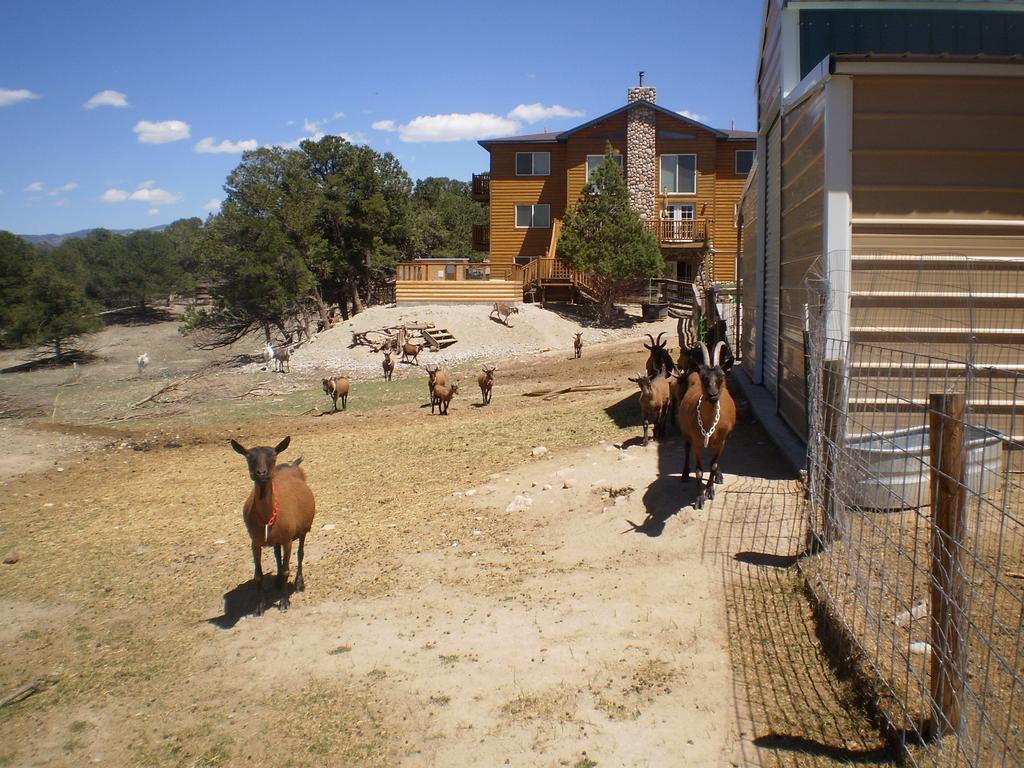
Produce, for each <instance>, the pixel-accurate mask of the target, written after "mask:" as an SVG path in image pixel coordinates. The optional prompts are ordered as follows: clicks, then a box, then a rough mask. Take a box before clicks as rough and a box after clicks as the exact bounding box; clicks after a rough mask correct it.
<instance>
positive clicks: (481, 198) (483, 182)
mask: <svg viewBox="0 0 1024 768" xmlns="http://www.w3.org/2000/svg"><path fill="white" fill-rule="evenodd" d="M472 197H473V199H474V200H476V201H477V202H480V203H486V202H487V201H488V200H490V199H491V174H489V173H474V174H473V190H472Z"/></svg>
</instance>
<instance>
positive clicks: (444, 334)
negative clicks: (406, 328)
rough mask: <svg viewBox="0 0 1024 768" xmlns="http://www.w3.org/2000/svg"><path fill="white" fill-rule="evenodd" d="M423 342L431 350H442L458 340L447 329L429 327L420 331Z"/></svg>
mask: <svg viewBox="0 0 1024 768" xmlns="http://www.w3.org/2000/svg"><path fill="white" fill-rule="evenodd" d="M420 334H422V336H423V339H424V341H426V342H427V345H428V346H429V347H430V348H431V349H444V348H445V347H450V346H451V345H452V344H454V343H455V342H456V341H458V339H456V338H455V336H454V335H453V334H452V333H451V332H450V331H449V330H448V329H447V328H435V327H434V326H430V327H429V328H424V329H423V330H421V331H420Z"/></svg>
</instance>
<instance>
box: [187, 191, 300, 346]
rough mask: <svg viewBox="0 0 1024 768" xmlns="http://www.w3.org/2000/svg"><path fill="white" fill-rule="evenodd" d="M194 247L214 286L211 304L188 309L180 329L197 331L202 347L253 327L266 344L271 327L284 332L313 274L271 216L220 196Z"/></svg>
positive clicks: (227, 342) (236, 337) (231, 340)
mask: <svg viewBox="0 0 1024 768" xmlns="http://www.w3.org/2000/svg"><path fill="white" fill-rule="evenodd" d="M198 250H199V254H200V259H201V265H202V269H203V271H204V272H205V273H207V274H209V275H210V277H211V279H212V281H213V285H214V287H215V288H214V306H213V308H212V309H211V310H209V311H207V310H198V311H190V312H188V313H187V314H186V316H185V320H184V322H183V324H182V331H183V332H185V333H191V332H199V339H200V340H199V346H202V347H207V348H214V347H224V346H228V345H230V344H233V343H234V342H236V341H238V340H239V339H241V338H243V337H244V336H246V335H248V334H249V333H251V332H252V331H254V330H261V331H262V332H263V335H264V338H265V339H266V340H267V342H268V343H269V342H270V340H271V328H277V329H278V330H280V331H281V333H282V334H283V335H287V329H286V327H285V326H286V322H287V319H288V317H289V315H290V314H291V313H292V311H293V309H294V307H295V298H296V297H297V296H303V295H306V294H307V293H308V292H309V290H310V287H311V285H312V282H313V278H312V275H311V274H310V272H309V270H308V269H307V268H306V264H305V262H304V261H303V258H302V254H301V253H300V252H299V251H298V250H297V249H296V248H295V246H294V244H293V243H292V241H291V239H290V238H289V237H288V235H287V233H286V232H285V231H284V230H283V228H282V227H281V225H280V224H279V223H278V222H277V221H276V220H275V219H273V218H269V217H265V216H256V215H253V214H251V213H249V212H248V211H245V210H242V208H241V207H240V206H239V205H238V204H236V203H235V202H234V201H232V200H228V201H225V203H224V205H223V206H222V210H221V213H220V214H218V215H217V216H214V217H211V219H210V221H209V222H208V223H207V225H206V227H205V228H204V230H203V234H202V237H201V239H200V241H199V243H198Z"/></svg>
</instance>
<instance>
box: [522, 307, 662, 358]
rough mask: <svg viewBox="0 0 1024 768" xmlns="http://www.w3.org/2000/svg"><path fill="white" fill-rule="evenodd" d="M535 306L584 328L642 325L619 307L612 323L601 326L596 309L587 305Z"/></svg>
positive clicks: (637, 319) (638, 319) (636, 318)
mask: <svg viewBox="0 0 1024 768" xmlns="http://www.w3.org/2000/svg"><path fill="white" fill-rule="evenodd" d="M537 306H538V307H540V308H541V309H544V310H547V311H548V312H553V313H555V314H556V315H558V316H559V317H563V318H565V319H566V320H571V321H572V322H574V323H579V324H580V325H582V326H583V327H584V328H633V327H634V326H638V325H642V324H643V322H642V321H641V320H640V318H638V317H636V316H634V315H630V314H628V313H627V312H625V311H624V310H622V309H620V308H619V307H616V308H615V314H614V315H612V321H611V322H610V323H608V324H603V323H602V322H601V317H600V315H599V314H598V311H597V307H594V306H591V305H589V304H564V303H562V302H555V301H549V302H547V303H546V304H544V305H543V306H542V305H540V304H538V305H537ZM570 341H571V339H570ZM584 349H585V348H584Z"/></svg>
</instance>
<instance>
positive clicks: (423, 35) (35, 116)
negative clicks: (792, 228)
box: [0, 0, 762, 234]
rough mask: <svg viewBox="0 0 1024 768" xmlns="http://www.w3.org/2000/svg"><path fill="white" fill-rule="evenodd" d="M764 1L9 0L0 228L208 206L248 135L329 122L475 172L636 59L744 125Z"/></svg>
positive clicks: (711, 119)
mask: <svg viewBox="0 0 1024 768" xmlns="http://www.w3.org/2000/svg"><path fill="white" fill-rule="evenodd" d="M761 7H762V1H761V0H728V2H692V1H691V0H685V1H684V2H674V3H668V4H664V5H661V6H659V5H657V4H655V5H651V6H645V7H641V6H639V5H636V4H634V3H625V2H621V0H618V1H617V2H604V0H598V1H595V0H590V1H589V2H575V1H573V2H557V1H552V0H548V2H533V1H532V0H520V1H519V2H515V3H508V2H501V3H492V2H484V1H482V0H476V1H475V2H443V0H435V2H423V0H419V1H418V2H404V1H403V2H379V3H358V4H357V3H349V2H334V3H326V2H306V3H288V4H285V3H271V2H254V1H252V0H249V1H247V2H234V1H233V0H232V1H228V0H217V2H209V1H207V2H184V1H183V2H173V3H158V2H148V1H147V2H139V1H138V0H135V1H134V2H81V1H80V0H79V1H77V2H46V0H5V2H3V3H2V4H0V28H2V29H3V30H4V35H3V38H4V45H3V46H0V137H2V140H0V229H7V230H10V231H14V232H18V233H22V234H43V233H47V232H69V231H74V230H77V229H84V228H87V227H95V226H102V227H109V228H114V229H121V228H139V227H148V226H153V225H155V224H163V223H168V222H171V221H174V220H175V219H178V218H182V217H185V216H200V217H204V218H205V216H207V215H208V214H209V212H210V211H211V210H215V209H216V206H217V204H218V202H219V201H220V200H221V199H222V198H223V196H224V193H223V189H222V187H223V184H224V179H225V177H226V176H227V174H228V172H229V171H230V170H231V169H232V168H234V167H235V166H236V165H237V164H238V162H239V161H240V159H241V154H240V152H241V150H242V149H244V148H247V147H252V146H257V145H267V144H288V143H289V142H296V141H297V140H299V139H301V138H305V137H310V136H315V135H317V134H320V133H330V134H337V135H343V136H346V137H347V138H349V139H350V140H353V141H356V142H358V143H367V144H369V145H370V146H372V147H373V148H374V149H376V150H378V151H381V152H385V151H387V152H392V153H394V154H395V155H396V156H397V157H398V159H399V160H400V161H401V163H402V165H403V166H404V167H405V169H406V171H408V173H409V175H410V176H412V177H413V178H414V179H418V178H424V177H427V176H451V177H454V178H461V179H467V180H468V179H469V176H470V174H472V173H473V172H480V171H484V170H486V169H487V162H488V158H487V153H486V152H485V151H484V150H483V149H482V148H481V147H479V146H478V145H477V144H476V139H479V138H486V137H492V136H498V135H510V134H516V133H537V132H539V131H542V130H559V129H564V128H568V127H571V126H573V125H577V124H579V123H581V122H585V121H586V120H589V119H591V118H593V117H596V116H598V115H601V114H603V113H605V112H608V111H611V110H612V109H615V108H617V107H619V106H621V105H622V104H624V103H625V97H626V89H627V88H628V87H629V86H631V85H635V84H636V78H637V72H638V71H639V70H644V71H645V72H646V73H647V75H646V84H647V85H653V86H655V87H656V88H657V89H658V103H659V104H660V105H662V106H665V107H667V108H669V109H673V110H677V111H682V110H686V111H687V112H688V113H689V114H691V115H692V116H694V117H695V118H696V119H698V120H701V121H703V122H706V123H709V124H711V125H714V126H716V127H722V128H728V127H729V126H730V125H731V123H732V121H735V125H736V127H737V128H741V129H748V130H753V129H754V127H755V104H754V93H753V87H754V66H755V60H756V53H757V51H756V49H757V42H758V36H759V29H760V27H759V24H760V13H761ZM631 10H635V12H636V13H637V15H638V17H639V21H638V22H636V23H637V24H638V25H639V24H642V25H644V26H645V30H644V32H645V34H644V35H643V36H640V35H636V36H630V32H631V30H633V29H634V27H633V26H632V24H631V23H630V22H629V21H628V19H627V18H626V13H628V12H629V11H631ZM204 150H206V151H204ZM210 150H218V151H210Z"/></svg>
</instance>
